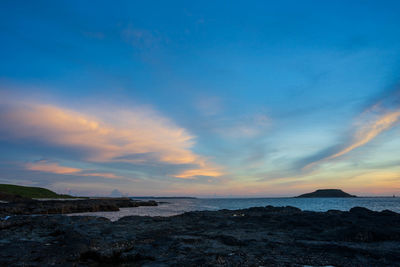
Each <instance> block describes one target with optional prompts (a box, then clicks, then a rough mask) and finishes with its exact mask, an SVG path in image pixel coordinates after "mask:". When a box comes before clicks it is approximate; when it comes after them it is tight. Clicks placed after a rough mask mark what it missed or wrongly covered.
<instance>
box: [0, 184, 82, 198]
mask: <svg viewBox="0 0 400 267" xmlns="http://www.w3.org/2000/svg"><path fill="white" fill-rule="evenodd" d="M0 193H5V194H9V195H20V196H21V197H25V198H74V197H72V196H69V195H59V194H57V193H55V192H53V191H51V190H49V189H46V188H41V187H29V186H20V185H12V184H0Z"/></svg>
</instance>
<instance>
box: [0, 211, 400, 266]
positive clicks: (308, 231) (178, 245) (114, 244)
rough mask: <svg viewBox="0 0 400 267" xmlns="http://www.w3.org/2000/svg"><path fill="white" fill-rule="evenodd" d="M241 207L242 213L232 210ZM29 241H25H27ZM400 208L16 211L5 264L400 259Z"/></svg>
mask: <svg viewBox="0 0 400 267" xmlns="http://www.w3.org/2000/svg"><path fill="white" fill-rule="evenodd" d="M234 214H243V215H244V216H233V215H234ZM22 248H23V249H22ZM399 262H400V215H399V214H397V213H394V212H390V211H383V212H373V211H369V210H365V209H362V208H361V209H359V208H355V209H352V210H351V211H350V212H341V211H329V212H310V211H300V210H299V209H297V208H292V207H279V208H277V207H271V206H269V207H259V208H251V209H242V210H235V211H231V210H221V211H204V212H190V213H185V214H182V215H178V216H173V217H139V216H130V217H124V218H122V219H120V220H118V221H116V222H111V221H109V220H107V219H105V218H98V217H90V216H86V217H83V216H76V217H74V216H72V217H69V216H62V215H39V216H24V215H20V216H12V217H11V218H9V219H8V220H6V221H0V266H49V265H61V266H399V264H398V263H399Z"/></svg>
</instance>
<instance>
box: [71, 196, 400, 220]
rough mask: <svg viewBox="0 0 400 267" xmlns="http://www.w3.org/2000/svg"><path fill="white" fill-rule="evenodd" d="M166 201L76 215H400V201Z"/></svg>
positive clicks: (112, 217) (304, 199) (109, 217)
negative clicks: (249, 211)
mask: <svg viewBox="0 0 400 267" xmlns="http://www.w3.org/2000/svg"><path fill="white" fill-rule="evenodd" d="M155 200H156V201H159V202H167V203H163V204H160V205H159V206H156V207H151V206H150V207H137V208H121V209H120V211H110V212H86V213H76V214H71V215H72V216H73V215H93V216H101V217H106V218H108V219H110V220H112V221H115V220H118V219H119V218H121V217H124V216H132V215H138V216H172V215H177V214H181V213H184V212H187V211H198V210H220V209H245V208H250V207H263V206H267V205H272V206H293V207H297V208H300V209H302V210H311V211H327V210H330V209H336V210H344V211H347V210H349V209H351V208H352V207H356V206H359V207H365V208H368V209H371V210H375V211H381V210H385V209H388V210H392V211H396V212H400V198H217V199H160V200H157V199H155Z"/></svg>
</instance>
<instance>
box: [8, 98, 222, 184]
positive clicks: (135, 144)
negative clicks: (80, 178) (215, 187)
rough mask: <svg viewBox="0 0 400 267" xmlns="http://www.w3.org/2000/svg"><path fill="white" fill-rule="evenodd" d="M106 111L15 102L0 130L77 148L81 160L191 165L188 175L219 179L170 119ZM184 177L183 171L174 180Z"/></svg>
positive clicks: (143, 112) (141, 111) (145, 111)
mask: <svg viewBox="0 0 400 267" xmlns="http://www.w3.org/2000/svg"><path fill="white" fill-rule="evenodd" d="M8 104H9V103H8ZM110 110H111V112H110V113H102V112H98V111H97V112H95V113H96V114H97V116H94V115H91V114H93V113H91V114H87V113H82V112H76V111H73V110H70V109H66V108H61V107H57V106H54V105H43V104H36V103H32V104H24V105H21V104H18V103H17V104H14V105H12V106H11V107H8V108H7V109H6V110H5V112H3V114H1V115H0V120H1V121H2V125H3V127H2V126H0V131H2V132H5V133H6V136H8V138H18V139H33V140H39V141H41V142H45V143H47V144H50V145H56V146H61V147H68V148H76V149H80V150H82V151H83V155H84V157H85V160H88V161H92V162H117V161H118V162H131V163H140V162H153V161H156V162H164V163H168V164H188V165H189V164H190V165H191V166H192V165H194V166H197V167H196V170H197V171H194V170H192V173H200V172H203V173H205V172H208V173H209V174H210V175H209V176H213V177H216V176H219V175H221V173H220V172H216V171H214V172H209V171H207V170H209V169H210V168H213V166H210V165H212V164H210V163H205V162H206V160H205V159H204V158H203V157H201V156H199V155H197V154H195V153H193V152H192V151H191V148H192V146H193V144H194V136H192V135H190V134H189V133H187V132H186V130H185V129H183V128H180V127H178V126H176V125H174V124H173V123H172V122H171V121H170V120H168V119H166V118H164V117H162V116H160V115H158V114H156V113H155V112H153V111H151V110H149V109H134V110H123V111H117V110H115V109H114V110H113V109H110ZM108 118H109V119H108ZM42 167H43V166H42ZM47 168H50V166H47ZM52 168H55V166H52ZM60 171H62V170H60ZM64 171H68V170H64ZM187 175H188V172H183V173H182V174H178V175H177V176H176V177H178V176H185V177H186V176H187ZM179 178H182V177H179Z"/></svg>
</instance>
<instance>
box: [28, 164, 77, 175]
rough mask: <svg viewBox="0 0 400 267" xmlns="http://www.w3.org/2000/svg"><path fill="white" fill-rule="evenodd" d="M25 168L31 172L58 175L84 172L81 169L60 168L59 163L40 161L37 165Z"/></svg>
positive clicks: (29, 165)
mask: <svg viewBox="0 0 400 267" xmlns="http://www.w3.org/2000/svg"><path fill="white" fill-rule="evenodd" d="M25 168H26V169H28V170H31V171H41V172H51V173H56V174H74V173H78V172H80V171H82V170H81V169H77V168H72V167H65V166H60V165H58V164H57V163H50V162H47V161H39V162H36V163H28V164H26V165H25Z"/></svg>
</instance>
